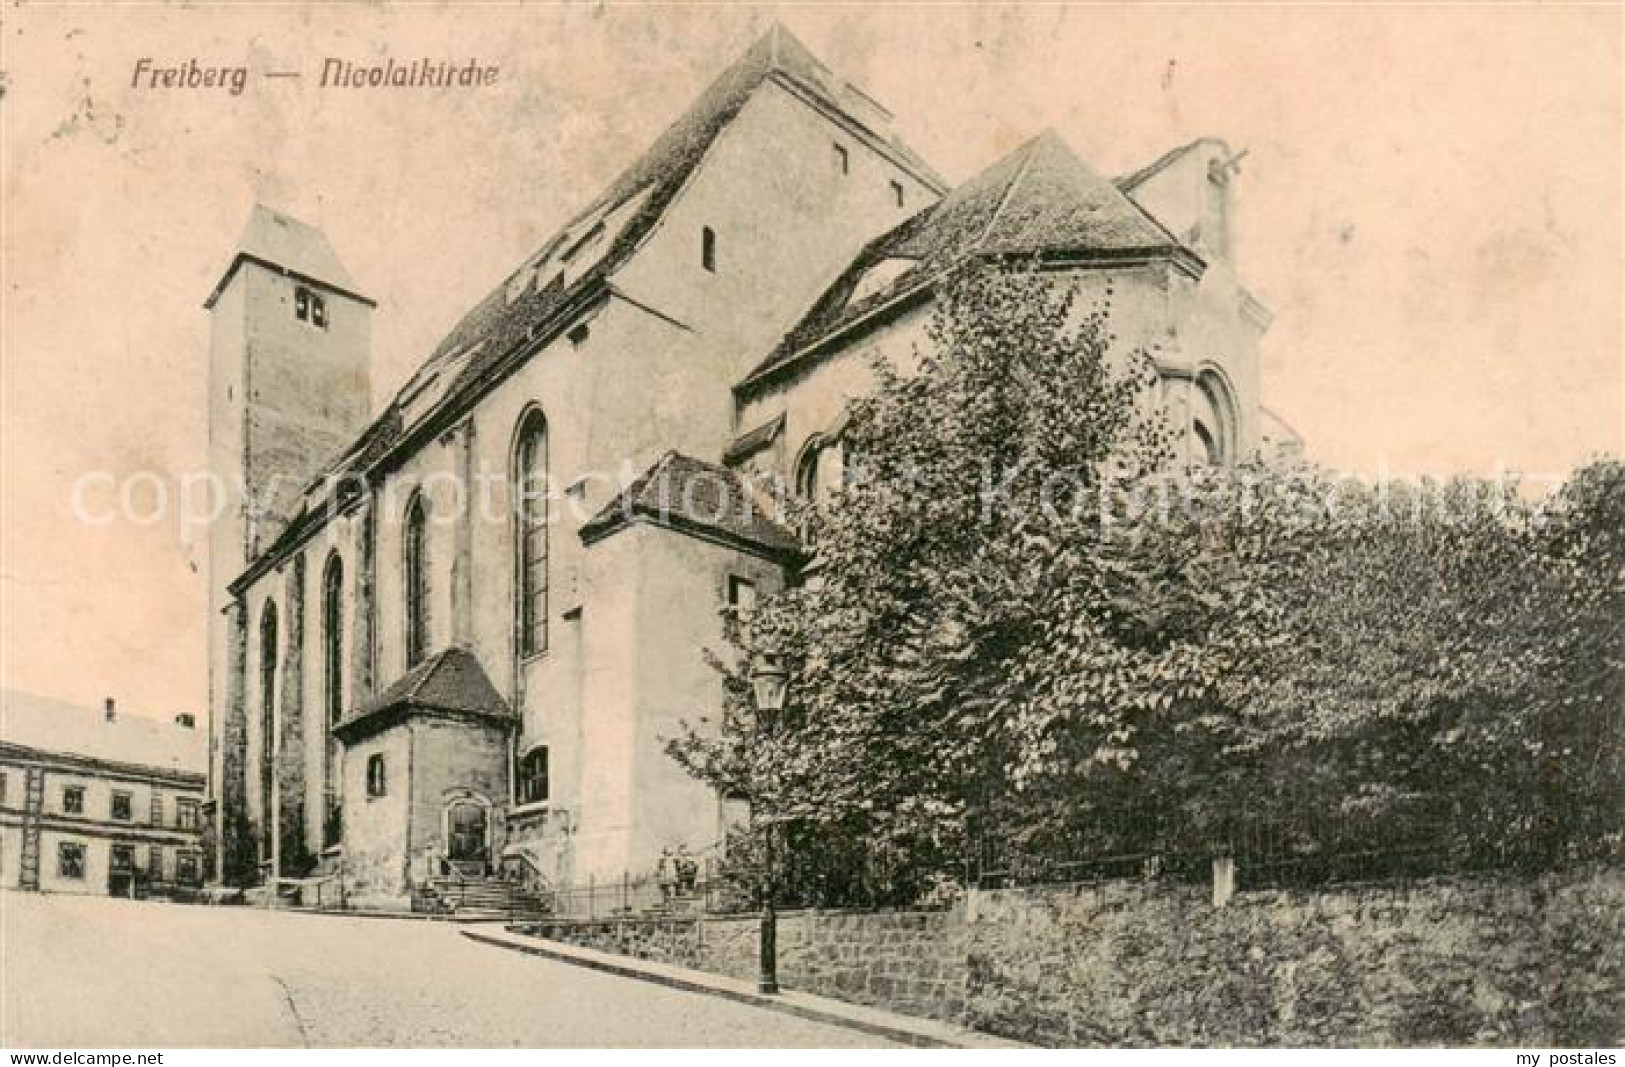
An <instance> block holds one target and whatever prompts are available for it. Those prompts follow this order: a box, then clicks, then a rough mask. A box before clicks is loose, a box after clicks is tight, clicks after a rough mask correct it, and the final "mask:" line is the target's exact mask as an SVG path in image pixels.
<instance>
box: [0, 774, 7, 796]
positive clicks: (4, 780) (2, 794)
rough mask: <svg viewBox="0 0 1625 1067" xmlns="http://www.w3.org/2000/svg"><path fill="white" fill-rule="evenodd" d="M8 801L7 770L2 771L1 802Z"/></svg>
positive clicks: (0, 776) (0, 779)
mask: <svg viewBox="0 0 1625 1067" xmlns="http://www.w3.org/2000/svg"><path fill="white" fill-rule="evenodd" d="M5 802H6V772H5V771H0V804H4V803H5Z"/></svg>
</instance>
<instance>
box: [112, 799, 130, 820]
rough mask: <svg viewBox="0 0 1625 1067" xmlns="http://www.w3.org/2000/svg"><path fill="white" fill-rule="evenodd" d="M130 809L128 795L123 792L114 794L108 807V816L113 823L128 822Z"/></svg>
mask: <svg viewBox="0 0 1625 1067" xmlns="http://www.w3.org/2000/svg"><path fill="white" fill-rule="evenodd" d="M130 807H131V805H130V794H128V793H125V792H115V793H114V794H113V803H112V804H111V805H110V809H109V815H110V817H111V818H112V819H113V821H114V822H129V821H130V817H131V815H130Z"/></svg>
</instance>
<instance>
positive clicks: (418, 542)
mask: <svg viewBox="0 0 1625 1067" xmlns="http://www.w3.org/2000/svg"><path fill="white" fill-rule="evenodd" d="M405 540H406V553H405V555H406V560H405V563H406V566H405V568H404V570H405V577H406V665H407V666H408V667H415V666H417V665H418V664H419V663H421V662H422V661H423V656H424V653H425V652H426V651H427V650H428V646H429V576H428V572H429V560H428V551H429V514H428V508H427V506H426V505H425V504H424V501H423V494H422V493H421V492H419V493H413V494H412V500H411V502H410V503H408V504H407V505H406V539H405Z"/></svg>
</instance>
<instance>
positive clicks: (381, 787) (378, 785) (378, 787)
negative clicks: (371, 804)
mask: <svg viewBox="0 0 1625 1067" xmlns="http://www.w3.org/2000/svg"><path fill="white" fill-rule="evenodd" d="M388 792H389V776H388V774H387V772H386V770H385V768H384V754H383V753H382V752H375V753H373V754H372V755H371V756H368V757H367V795H368V796H369V797H381V796H383V795H384V794H386V793H388Z"/></svg>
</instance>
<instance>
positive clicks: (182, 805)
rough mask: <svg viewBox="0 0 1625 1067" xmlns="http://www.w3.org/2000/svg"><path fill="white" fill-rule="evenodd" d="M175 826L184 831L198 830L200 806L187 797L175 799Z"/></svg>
mask: <svg viewBox="0 0 1625 1067" xmlns="http://www.w3.org/2000/svg"><path fill="white" fill-rule="evenodd" d="M175 825H176V826H177V827H179V828H180V829H182V830H196V829H198V826H199V822H198V804H197V801H195V800H190V799H188V798H186V797H176V798H175Z"/></svg>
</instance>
